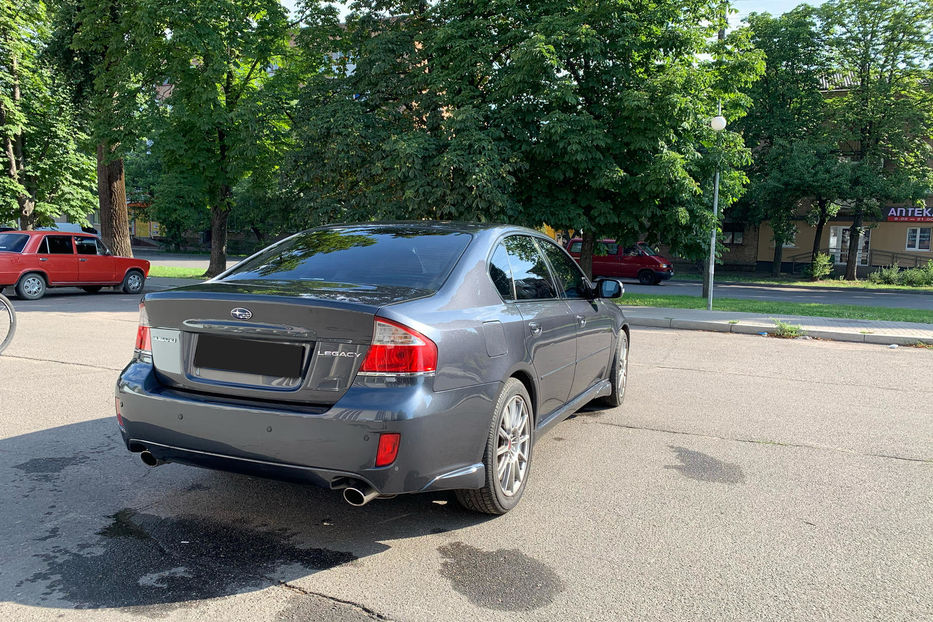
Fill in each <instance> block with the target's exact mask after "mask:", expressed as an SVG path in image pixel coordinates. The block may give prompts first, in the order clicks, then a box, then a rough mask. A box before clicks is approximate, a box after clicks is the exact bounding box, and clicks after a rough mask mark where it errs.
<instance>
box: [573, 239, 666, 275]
mask: <svg viewBox="0 0 933 622" xmlns="http://www.w3.org/2000/svg"><path fill="white" fill-rule="evenodd" d="M582 246H583V240H582V239H580V238H574V239H572V240H570V242H569V243H568V244H567V252H568V253H570V254H571V255H572V256H573V258H574V259H576V260H577V261H580V248H581V247H582ZM598 276H607V277H612V278H616V279H618V278H623V279H638V281H639V282H640V283H641V284H642V285H657V284H658V283H660V282H661V281H666V280H668V279H669V278H671V277H672V276H674V266H673V265H672V264H671V261H670V260H669V259H666V258H665V257H664V256H662V255H659V254H658V253H657V252H656V251H655V250H654V249H653V248H651V247H650V246H648V245H647V244H644V243H642V242H639V243H638V244H636V245H634V246H628V247H626V248H621V249H620V248H619V245H618V244H617V243H616V241H615V240H600V241H599V242H597V243H596V252H595V253H594V254H593V277H594V278H595V277H598Z"/></svg>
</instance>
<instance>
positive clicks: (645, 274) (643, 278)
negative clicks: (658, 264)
mask: <svg viewBox="0 0 933 622" xmlns="http://www.w3.org/2000/svg"><path fill="white" fill-rule="evenodd" d="M638 282H639V283H641V284H642V285H655V284H656V283H657V281H655V280H654V272H652V271H651V270H642V271H641V272H639V273H638Z"/></svg>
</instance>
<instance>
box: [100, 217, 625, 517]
mask: <svg viewBox="0 0 933 622" xmlns="http://www.w3.org/2000/svg"><path fill="white" fill-rule="evenodd" d="M621 294H622V286H621V284H620V283H619V282H618V281H615V280H612V279H605V280H600V281H598V282H597V283H595V284H593V283H591V282H590V281H589V280H587V278H586V277H585V276H584V275H583V273H582V272H581V271H580V269H579V267H578V266H577V264H576V263H575V262H574V261H573V259H572V258H571V257H570V256H569V255H568V254H567V253H566V252H565V251H564V250H563V249H562V248H560V247H559V246H558V245H557V244H555V243H554V242H553V241H552V240H551V239H550V238H548V237H547V236H544V235H541V234H540V233H538V232H536V231H532V230H530V229H524V228H520V227H511V226H502V225H477V224H459V223H440V222H415V223H384V224H378V223H377V224H361V225H341V226H329V227H323V228H319V229H312V230H309V231H304V232H302V233H299V234H296V235H293V236H291V237H289V238H287V239H285V240H283V241H281V242H278V243H276V244H274V245H272V246H270V247H268V248H266V249H264V250H262V251H260V252H259V253H257V254H255V255H253V256H252V257H249V258H248V259H245V260H244V261H242V262H241V263H239V264H237V265H236V266H234V267H233V268H231V269H230V270H227V271H226V272H224V273H223V274H221V275H220V276H218V277H216V278H214V279H211V280H209V281H206V282H204V283H201V284H197V285H191V286H188V287H182V288H179V289H174V290H169V291H163V292H157V293H151V294H147V295H146V296H145V297H144V298H143V300H142V302H141V303H140V321H139V329H138V332H137V339H136V350H135V354H134V356H133V359H132V361H131V362H130V363H129V365H127V366H126V368H125V369H124V370H123V372H122V373H121V375H120V378H119V380H118V382H117V388H116V407H117V421H118V423H119V426H120V431H121V433H122V435H123V439H124V441H125V442H126V446H127V448H128V449H129V450H130V451H132V452H137V453H140V454H141V457H142V460H143V462H145V463H146V464H148V465H150V466H156V465H159V464H162V463H164V462H178V463H182V464H190V465H195V466H201V467H208V468H215V469H223V470H228V471H238V472H245V473H250V474H255V475H263V476H268V477H274V478H279V479H296V480H299V481H306V482H312V483H316V484H319V485H323V486H327V487H330V488H332V489H335V490H342V491H343V495H344V498H345V499H346V500H347V501H348V502H349V503H351V504H353V505H363V504H365V503H368V502H369V501H370V500H372V499H375V498H377V497H380V496H390V495H396V494H400V493H414V492H426V491H436V490H455V491H456V494H457V497H458V499H459V500H460V502H461V503H462V504H463V505H464V506H466V507H467V508H470V509H472V510H476V511H480V512H487V513H491V514H502V513H504V512H507V511H508V510H510V509H511V508H513V507H515V505H516V504H517V503H518V501H519V499H521V496H522V492H523V491H524V489H525V486H526V484H527V483H528V477H529V474H530V472H531V463H532V457H533V453H534V452H533V450H534V443H535V440H536V438H538V437H539V436H540V435H541V434H542V433H543V432H545V431H546V430H548V429H549V428H551V427H552V426H554V425H555V424H557V423H558V422H559V421H561V420H562V419H564V418H566V417H567V416H568V415H570V414H572V413H573V412H574V411H576V410H577V409H578V408H580V407H581V406H583V405H584V404H586V403H587V402H590V401H591V400H594V399H597V398H599V399H600V401H601V402H602V403H604V404H607V405H609V406H617V405H619V404H620V403H621V402H622V398H623V397H624V395H625V383H626V376H627V368H628V345H629V328H628V325H627V324H626V322H625V318H624V316H623V314H622V312H621V310H620V309H619V308H618V306H616V305H615V304H613V303H612V302H609V301H607V300H605V299H608V298H617V297H618V296H620V295H621Z"/></svg>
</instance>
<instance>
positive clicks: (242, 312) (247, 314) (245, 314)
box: [230, 307, 253, 320]
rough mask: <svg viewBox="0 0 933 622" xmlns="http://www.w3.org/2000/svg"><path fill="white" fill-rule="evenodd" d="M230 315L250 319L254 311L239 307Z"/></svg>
mask: <svg viewBox="0 0 933 622" xmlns="http://www.w3.org/2000/svg"><path fill="white" fill-rule="evenodd" d="M230 315H232V316H233V317H235V318H236V319H238V320H248V319H249V318H251V317H253V312H252V311H250V310H249V309H244V308H243V307H237V308H236V309H234V310H232V311H231V312H230Z"/></svg>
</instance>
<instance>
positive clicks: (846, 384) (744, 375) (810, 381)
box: [631, 363, 933, 393]
mask: <svg viewBox="0 0 933 622" xmlns="http://www.w3.org/2000/svg"><path fill="white" fill-rule="evenodd" d="M631 365H633V366H638V367H647V368H649V369H670V370H674V371H695V372H701V373H704V374H724V375H727V376H739V377H742V378H760V379H762V380H786V381H788V382H800V383H805V384H821V385H825V386H829V387H835V386H840V387H859V388H866V389H883V390H886V391H897V392H899V391H900V389H898V388H896V387H890V386H884V385H871V384H864V383H858V382H827V381H825V380H817V379H814V378H783V377H777V378H775V377H774V376H766V375H764V374H750V373H747V372H738V371H725V370H721V369H700V368H698V367H675V366H672V365H651V364H648V363H632V364H631ZM913 390H914V391H916V392H918V393H933V389H924V388H922V387H914V388H913Z"/></svg>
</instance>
